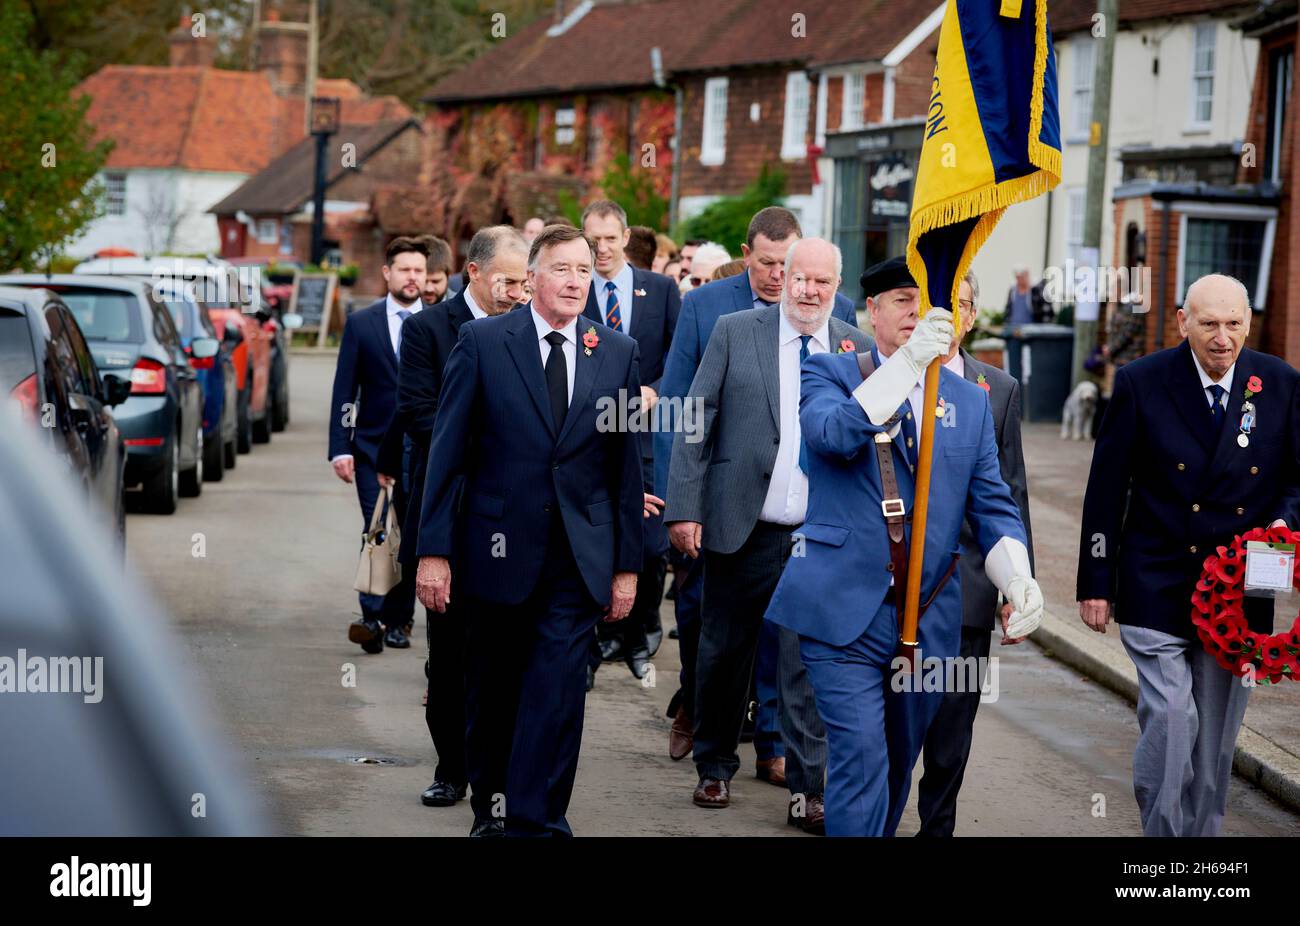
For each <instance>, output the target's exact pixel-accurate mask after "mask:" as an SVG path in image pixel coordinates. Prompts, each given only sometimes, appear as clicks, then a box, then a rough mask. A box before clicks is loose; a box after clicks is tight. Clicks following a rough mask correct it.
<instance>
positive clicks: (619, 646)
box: [600, 637, 623, 662]
mask: <svg viewBox="0 0 1300 926" xmlns="http://www.w3.org/2000/svg"><path fill="white" fill-rule="evenodd" d="M622 655H623V641H622V640H620V639H619V638H618V637H610V638H609V639H607V640H601V641H600V659H601V661H602V662H613V661H614V660H615V659H617V658H619V657H620V656H622Z"/></svg>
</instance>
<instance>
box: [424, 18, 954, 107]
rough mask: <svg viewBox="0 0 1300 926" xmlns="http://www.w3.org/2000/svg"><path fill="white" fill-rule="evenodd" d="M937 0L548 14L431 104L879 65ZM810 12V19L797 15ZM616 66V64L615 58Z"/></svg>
mask: <svg viewBox="0 0 1300 926" xmlns="http://www.w3.org/2000/svg"><path fill="white" fill-rule="evenodd" d="M938 5H939V4H938V2H937V0H919V2H906V0H820V2H818V3H798V2H794V0H713V2H707V3H701V2H699V0H640V2H630V3H623V4H615V3H608V4H597V5H596V6H594V7H593V8H592V9H591V10H590V11H589V12H587V14H586V15H585V16H583V17H582V18H581V19H579V20H577V22H575V23H574V24H573V25H572V26H570V27H569V28H568V29H567V30H566V31H565V32H563V33H562V34H560V35H558V36H548V35H547V30H548V29H549V28H550V27H551V26H552V24H553V19H552V18H551V17H543V18H542V19H540V20H537V21H535V22H533V23H532V24H530V25H529V26H528V27H527V28H525V29H523V30H521V31H520V32H518V33H516V34H515V35H514V36H512V37H511V38H508V39H506V40H504V41H503V42H501V43H500V44H499V45H497V46H496V47H494V48H493V49H491V50H490V51H488V52H486V53H484V54H482V55H480V56H479V57H478V58H476V59H475V60H474V61H472V62H470V63H469V64H468V65H466V66H465V67H464V68H462V69H461V70H459V71H457V72H455V73H454V74H451V75H449V76H447V77H446V78H444V79H443V80H441V81H439V82H438V83H437V84H436V85H434V87H433V88H432V90H431V91H430V92H429V94H428V95H427V96H426V97H425V99H426V101H427V102H443V103H452V102H458V101H462V100H478V99H495V98H503V97H517V96H536V95H544V94H554V93H571V92H580V91H586V90H597V89H617V88H624V87H647V86H650V85H651V84H652V83H653V79H654V78H653V73H652V70H651V61H650V50H651V48H653V47H656V46H657V47H658V48H659V49H660V52H661V54H662V56H663V67H664V69H665V71H667V72H670V73H682V72H688V71H710V70H722V69H728V68H736V67H747V66H754V65H765V64H782V63H799V64H803V65H804V66H807V67H818V66H824V65H831V64H841V63H849V62H868V61H879V60H881V59H882V58H884V56H885V55H886V54H888V53H889V51H890V50H891V49H893V48H894V47H895V46H896V45H897V44H898V43H899V42H900V41H902V39H903V38H904V37H905V36H907V34H908V33H909V32H911V31H912V29H913V28H915V27H916V26H918V25H919V24H920V23H921V22H922V21H924V20H925V18H926V17H927V16H929V15H930V14H931V13H932V12H933V11H934V10H935V9H936V8H937V7H938ZM797 15H798V16H803V17H804V19H803V20H802V21H799V20H796V19H795V17H796V16H797ZM611 61H612V62H615V63H616V66H613V67H611V66H610V64H609V62H611Z"/></svg>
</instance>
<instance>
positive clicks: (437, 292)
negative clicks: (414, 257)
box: [420, 235, 451, 308]
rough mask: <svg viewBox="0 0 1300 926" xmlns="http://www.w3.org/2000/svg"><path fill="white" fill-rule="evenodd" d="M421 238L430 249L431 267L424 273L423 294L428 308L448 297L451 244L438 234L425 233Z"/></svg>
mask: <svg viewBox="0 0 1300 926" xmlns="http://www.w3.org/2000/svg"><path fill="white" fill-rule="evenodd" d="M420 240H421V241H423V242H424V244H425V247H427V248H428V250H429V269H428V272H427V273H425V275H424V293H423V295H422V296H421V298H422V299H423V300H424V305H425V307H426V308H427V307H429V306H431V305H437V304H438V303H439V302H442V300H443V299H445V298H447V285H448V283H449V281H450V274H451V245H449V244H448V243H447V242H445V241H443V240H442V239H441V238H439V237H438V236H437V235H423V236H421V238H420Z"/></svg>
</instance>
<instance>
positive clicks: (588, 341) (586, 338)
mask: <svg viewBox="0 0 1300 926" xmlns="http://www.w3.org/2000/svg"><path fill="white" fill-rule="evenodd" d="M599 343H600V338H598V337H597V336H596V332H594V331H588V332H587V333H586V334H584V335H583V336H582V346H583V347H585V348H587V349H588V350H591V349H592V348H593V347H595V346H596V345H597V344H599Z"/></svg>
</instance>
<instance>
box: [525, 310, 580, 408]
mask: <svg viewBox="0 0 1300 926" xmlns="http://www.w3.org/2000/svg"><path fill="white" fill-rule="evenodd" d="M528 312H529V314H531V315H532V316H533V327H534V328H536V329H537V346H538V348H539V349H540V350H541V352H542V370H543V371H545V369H546V358H547V357H549V356H551V345H550V342H549V341H547V340H546V336H547V335H548V334H550V333H551V332H552V331H559V332H560V334H562V335H564V344H563V345H561V347H560V350H562V351H564V361H565V362H564V367H565V372H566V373H567V374H568V376H569V402H570V403H572V402H573V374H574V371H575V370H576V369H577V366H578V318H581V316H577V317H575V318H572V319H570V320H569V323H568V324H567V325H565V326H564V327H563V328H552V327H551V325H550V322H548V321H547V320H546V319H544V318H542V316H540V315H538V314H537V310H536V309H534V308H533V307H532V306H531V305H530V306H529V307H528Z"/></svg>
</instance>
